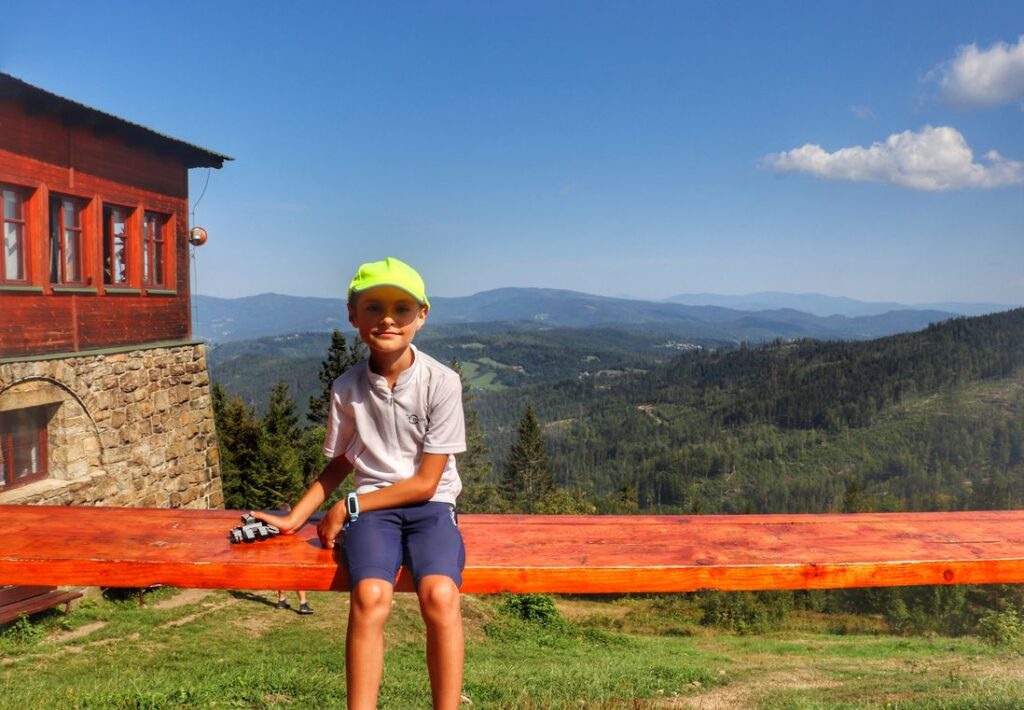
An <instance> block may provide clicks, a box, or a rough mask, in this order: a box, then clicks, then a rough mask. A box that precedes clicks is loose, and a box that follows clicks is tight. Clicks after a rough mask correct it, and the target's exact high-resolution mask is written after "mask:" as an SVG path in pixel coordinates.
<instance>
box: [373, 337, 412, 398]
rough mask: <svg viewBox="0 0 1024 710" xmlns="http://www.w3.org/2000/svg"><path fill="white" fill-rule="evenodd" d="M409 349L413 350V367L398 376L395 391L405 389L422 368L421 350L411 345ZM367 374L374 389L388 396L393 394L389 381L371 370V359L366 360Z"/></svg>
mask: <svg viewBox="0 0 1024 710" xmlns="http://www.w3.org/2000/svg"><path fill="white" fill-rule="evenodd" d="M409 348H410V349H411V350H412V365H410V366H409V367H408V368H407V369H405V370H403V371H402V372H400V373H399V374H398V380H397V381H396V382H395V389H394V391H396V392H397V391H398V390H400V389H402V388H403V387H405V386H406V385H407V384H409V382H411V381H412V379H413V378H414V377H415V376H416V372H417V371H418V370H419V366H420V355H419V352H420V351H419V350H418V349H417V348H416V346H415V345H413V344H412V343H409ZM366 374H367V376H368V377H369V379H370V384H371V385H373V388H374V389H375V390H377V391H379V392H382V393H384V394H387V393H389V392H391V391H392V390H391V388H390V387H388V380H387V378H386V377H384V376H383V375H378V374H377V373H376V372H374V371H373V370H371V369H370V358H366Z"/></svg>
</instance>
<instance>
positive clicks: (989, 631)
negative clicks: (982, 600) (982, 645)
mask: <svg viewBox="0 0 1024 710" xmlns="http://www.w3.org/2000/svg"><path fill="white" fill-rule="evenodd" d="M978 636H980V637H981V638H982V639H984V640H985V641H987V642H988V643H990V644H992V645H993V646H996V647H998V648H1013V647H1015V646H1018V645H1020V642H1021V640H1022V639H1024V620H1022V619H1021V614H1020V612H1019V611H1017V607H1015V606H1013V605H1010V606H1008V607H1007V608H1006V609H1004V610H1002V611H994V610H992V611H987V612H985V613H984V614H982V616H981V619H979V620H978Z"/></svg>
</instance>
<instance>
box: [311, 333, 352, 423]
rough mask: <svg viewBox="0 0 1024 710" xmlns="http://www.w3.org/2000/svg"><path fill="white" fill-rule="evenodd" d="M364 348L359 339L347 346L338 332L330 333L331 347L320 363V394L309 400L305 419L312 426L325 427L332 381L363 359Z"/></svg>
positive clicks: (346, 342) (329, 407)
mask: <svg viewBox="0 0 1024 710" xmlns="http://www.w3.org/2000/svg"><path fill="white" fill-rule="evenodd" d="M365 354H366V348H365V346H364V345H363V343H362V341H361V340H359V338H353V339H352V344H351V345H349V343H348V341H347V340H346V339H345V336H344V335H343V334H342V332H341V331H340V330H337V329H335V330H334V331H333V332H332V333H331V345H330V347H329V348H328V349H327V359H326V360H324V361H323V362H321V363H320V372H319V374H318V375H317V379H319V380H320V386H321V392H320V394H319V395H315V396H313V397H310V398H309V412H307V413H306V419H308V420H309V423H310V424H313V425H314V426H326V424H327V414H328V413H329V412H330V411H331V387H332V386H333V385H334V381H335V380H336V379H338V378H339V377H341V375H342V374H343V373H344V372H345V371H346V370H348V369H349V368H350V367H352V366H353V365H355V364H356V363H357V362H359V361H360V360H362V359H363V358H364V357H365Z"/></svg>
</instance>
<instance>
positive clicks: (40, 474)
mask: <svg viewBox="0 0 1024 710" xmlns="http://www.w3.org/2000/svg"><path fill="white" fill-rule="evenodd" d="M225 160H230V158H228V157H227V156H224V155H221V154H218V153H214V152H212V151H209V150H206V149H205V148H200V147H198V146H195V145H191V144H189V143H185V142H183V141H180V140H177V139H175V138H171V137H169V136H165V135H162V134H160V133H157V132H156V131H154V130H151V129H149V128H146V127H143V126H140V125H137V124H135V123H132V122H130V121H127V120H124V119H121V118H118V117H116V116H112V115H110V114H107V113H104V112H102V111H99V110H97V109H94V108H90V107H88V106H85V105H83V104H80V103H78V102H76V101H72V100H70V99H66V98H63V97H60V96H57V95H55V94H52V93H50V92H48V91H45V90H43V89H41V88H38V87H35V86H32V85H30V84H28V83H26V82H24V81H21V80H19V79H17V78H15V77H12V76H10V75H7V74H2V73H0V201H2V209H3V213H2V214H3V227H2V230H0V239H2V245H3V249H2V251H0V503H10V502H18V503H22V502H25V503H83V504H116V505H144V506H153V507H165V506H172V507H175V506H186V505H187V506H190V507H209V506H217V505H219V504H220V502H221V500H220V482H219V467H218V466H217V461H216V446H215V438H214V437H215V434H214V431H213V422H212V407H211V405H210V395H209V381H208V375H207V371H206V360H205V350H204V347H203V345H202V344H201V343H197V342H195V341H193V340H192V339H191V323H190V288H189V269H188V266H189V248H190V245H189V239H188V237H189V226H190V225H189V224H188V170H189V169H190V168H201V167H206V168H220V167H221V166H222V165H223V164H224V161H225Z"/></svg>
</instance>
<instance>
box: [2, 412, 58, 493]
mask: <svg viewBox="0 0 1024 710" xmlns="http://www.w3.org/2000/svg"><path fill="white" fill-rule="evenodd" d="M48 419H49V417H48V416H47V408H46V407H29V408H27V409H15V410H12V411H7V412H0V490H5V489H7V488H10V487H12V486H17V485H21V484H22V483H28V482H30V481H35V480H37V479H40V478H45V477H46V475H47V473H48V466H47V452H46V422H47V420H48Z"/></svg>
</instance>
